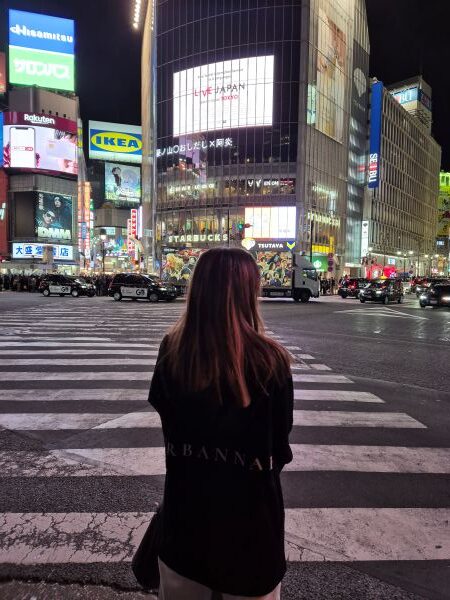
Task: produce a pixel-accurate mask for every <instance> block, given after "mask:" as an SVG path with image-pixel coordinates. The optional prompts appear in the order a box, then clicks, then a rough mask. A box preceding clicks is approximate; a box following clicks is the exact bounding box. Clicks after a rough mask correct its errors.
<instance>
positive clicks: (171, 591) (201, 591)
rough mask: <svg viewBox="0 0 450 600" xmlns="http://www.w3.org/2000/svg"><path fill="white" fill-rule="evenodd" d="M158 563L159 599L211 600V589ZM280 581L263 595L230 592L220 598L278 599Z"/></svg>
mask: <svg viewBox="0 0 450 600" xmlns="http://www.w3.org/2000/svg"><path fill="white" fill-rule="evenodd" d="M158 563H159V574H160V579H161V581H160V584H159V595H158V599H159V600H212V594H213V591H212V590H210V589H209V588H207V587H206V586H204V585H202V584H201V583H197V582H196V581H192V580H191V579H187V578H186V577H183V576H182V575H178V573H175V571H172V569H169V567H168V566H167V565H166V564H164V563H163V561H162V560H160V559H158ZM280 594H281V583H279V584H278V585H277V587H276V588H275V589H274V590H273V592H270V594H266V595H265V596H258V597H256V596H252V597H250V596H233V595H232V594H222V600H280V598H281V595H280Z"/></svg>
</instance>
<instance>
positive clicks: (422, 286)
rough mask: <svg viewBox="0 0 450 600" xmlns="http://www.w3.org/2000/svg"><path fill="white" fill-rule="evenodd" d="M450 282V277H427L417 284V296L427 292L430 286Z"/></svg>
mask: <svg viewBox="0 0 450 600" xmlns="http://www.w3.org/2000/svg"><path fill="white" fill-rule="evenodd" d="M446 283H450V281H449V280H448V279H445V278H443V277H427V278H426V279H422V280H421V281H419V282H418V283H417V284H416V296H417V297H418V298H419V297H420V296H421V295H422V294H425V293H426V292H427V291H428V289H429V288H430V286H432V285H440V284H446Z"/></svg>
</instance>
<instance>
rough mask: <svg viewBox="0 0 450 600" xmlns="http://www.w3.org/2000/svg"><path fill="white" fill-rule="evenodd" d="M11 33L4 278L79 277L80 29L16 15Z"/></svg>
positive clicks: (0, 211)
mask: <svg viewBox="0 0 450 600" xmlns="http://www.w3.org/2000/svg"><path fill="white" fill-rule="evenodd" d="M8 25H9V46H8V57H9V69H8V82H9V86H8V96H7V100H6V107H7V108H6V110H5V112H3V113H1V115H0V126H1V128H2V131H1V133H2V135H1V136H0V138H1V140H2V143H1V161H0V166H2V168H3V171H2V174H1V176H0V254H1V257H2V259H1V263H0V270H1V271H2V272H10V273H25V274H30V273H33V272H42V271H49V270H50V271H56V270H62V271H64V272H66V273H73V272H77V271H78V268H79V252H78V208H79V207H78V204H77V200H78V185H77V179H78V144H77V139H78V113H79V106H78V98H77V97H76V96H75V94H74V91H75V53H74V47H75V33H74V22H73V21H72V20H70V19H63V18H59V17H53V16H48V15H43V14H37V13H30V12H24V11H19V10H14V9H11V10H9V24H8ZM44 33H45V35H44ZM46 88H48V89H46ZM50 90H52V91H50Z"/></svg>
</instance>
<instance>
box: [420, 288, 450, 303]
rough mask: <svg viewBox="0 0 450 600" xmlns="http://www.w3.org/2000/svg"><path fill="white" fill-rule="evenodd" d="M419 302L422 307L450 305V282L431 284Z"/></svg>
mask: <svg viewBox="0 0 450 600" xmlns="http://www.w3.org/2000/svg"><path fill="white" fill-rule="evenodd" d="M419 304H420V306H421V307H422V308H426V307H427V306H432V307H433V308H437V307H438V306H450V283H436V284H431V285H430V287H429V288H428V289H426V290H425V291H424V292H423V293H422V294H421V296H420V298H419Z"/></svg>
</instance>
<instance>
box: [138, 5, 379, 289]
mask: <svg viewBox="0 0 450 600" xmlns="http://www.w3.org/2000/svg"><path fill="white" fill-rule="evenodd" d="M304 4H305V6H304ZM152 5H153V3H149V8H148V13H147V19H146V24H145V29H146V30H145V34H144V50H145V52H144V55H146V56H148V57H150V56H151V52H150V51H149V47H150V46H149V44H150V40H151V31H153V30H152V25H153V19H152V13H151V6H152ZM194 5H195V9H194ZM305 8H306V3H304V2H302V0H293V2H291V3H289V4H287V3H286V5H283V6H281V5H277V6H275V5H273V6H266V5H264V6H262V4H261V3H260V2H257V0H250V1H249V2H247V3H246V6H245V9H242V10H239V9H236V8H235V6H234V5H233V4H232V3H229V4H228V3H220V5H219V4H217V3H212V2H211V3H193V4H189V5H184V4H182V3H181V4H180V3H179V2H176V1H175V0H159V1H156V15H155V16H156V32H157V37H156V43H157V50H158V51H157V65H156V82H157V86H156V89H157V98H156V118H155V122H156V124H157V131H156V136H155V138H156V148H155V160H156V181H155V186H156V191H157V194H156V225H155V227H154V231H153V228H152V223H151V220H150V217H147V218H146V219H147V220H146V221H145V223H144V237H145V231H146V230H147V231H152V233H153V236H154V240H155V242H156V247H155V250H156V256H157V263H158V265H159V266H160V267H161V268H162V269H163V272H164V273H166V272H168V271H170V272H173V273H175V272H177V273H178V272H179V278H181V271H182V270H183V269H184V271H183V275H184V276H186V275H187V271H189V270H190V269H189V268H187V267H186V266H185V264H186V262H187V264H188V265H189V264H192V263H193V261H194V259H195V260H196V257H197V255H198V252H197V251H199V250H201V249H203V248H208V247H210V246H213V245H237V246H240V245H241V244H242V242H243V241H244V239H247V238H250V239H253V238H251V236H252V235H253V231H252V230H253V229H255V230H256V229H258V228H259V229H260V230H261V228H263V229H264V240H265V241H266V242H270V240H281V241H282V242H283V243H284V244H287V243H289V244H295V248H296V250H298V251H304V252H306V253H308V254H309V253H310V252H311V251H312V252H314V253H315V254H318V255H321V256H324V257H327V256H328V255H329V254H330V253H332V254H333V257H334V258H333V262H332V263H331V264H332V265H333V268H332V269H331V270H330V268H329V269H328V270H327V272H328V273H329V274H330V276H331V275H332V274H333V275H338V270H339V268H340V265H343V264H344V262H345V261H347V262H348V261H349V262H352V263H353V262H356V261H357V260H358V257H360V240H361V233H360V230H361V220H362V209H363V206H362V203H363V192H364V184H365V173H364V162H365V140H366V130H365V124H366V122H367V93H366V92H367V74H368V73H367V70H368V46H369V44H368V35H367V20H366V15H365V7H364V2H363V1H362V0H333V1H331V0H321V1H320V2H319V0H313V1H311V2H309V3H308V10H309V11H310V14H309V16H308V19H309V21H310V23H311V26H310V27H308V28H306V27H304V25H305V23H303V22H302V19H303V18H304V16H305ZM254 24H257V26H254ZM306 30H308V31H311V37H310V39H306V38H305V31H306ZM149 60H150V58H149ZM150 72H151V68H150V65H145V62H144V63H143V82H144V86H143V89H144V98H147V100H145V101H144V103H143V118H142V123H143V126H142V139H143V147H144V148H145V147H146V144H147V143H148V142H149V140H150V141H151V139H152V129H151V124H152V120H151V106H152V105H151V102H150V101H148V98H149V96H148V95H147V94H146V93H145V90H146V88H148V89H150V86H151V82H152V79H151V77H150V75H148V74H149V73H150ZM307 92H309V93H307ZM149 147H150V146H149ZM350 151H351V152H352V162H351V164H350V165H349V162H348V157H349V153H350ZM149 154H150V153H149ZM151 160H152V159H151V156H150V157H149V158H148V159H147V155H146V153H145V152H144V153H143V169H146V168H147V167H146V163H147V165H148V168H149V171H148V173H151V169H150V167H151ZM144 180H145V182H146V183H145V185H147V182H148V181H151V176H145V177H143V185H144ZM349 182H350V183H349ZM150 195H151V194H150V192H148V190H147V191H146V190H145V189H144V190H143V196H144V204H145V203H146V202H147V198H149V197H150ZM149 201H150V200H149ZM262 209H263V210H262ZM283 211H284V213H283ZM146 214H147V215H149V214H150V213H149V212H148V213H146ZM281 214H289V227H284V230H283V227H281V229H280V218H281V216H280V215H281ZM347 216H348V219H347ZM274 231H276V232H277V235H278V236H279V237H275V236H274V233H273V232H274ZM255 235H256V234H255ZM257 235H262V233H261V231H260V232H259V234H257ZM260 239H263V238H260ZM347 242H348V243H347ZM346 245H347V246H348V248H349V254H348V256H346V255H345V249H346ZM288 252H289V250H288ZM170 257H172V258H170ZM176 259H177V260H176ZM178 259H179V260H178ZM168 264H169V266H168V267H167V265H168ZM327 264H328V265H329V263H328V262H327ZM332 272H333V273H332ZM173 277H175V275H174V276H173ZM177 277H178V275H177Z"/></svg>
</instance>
